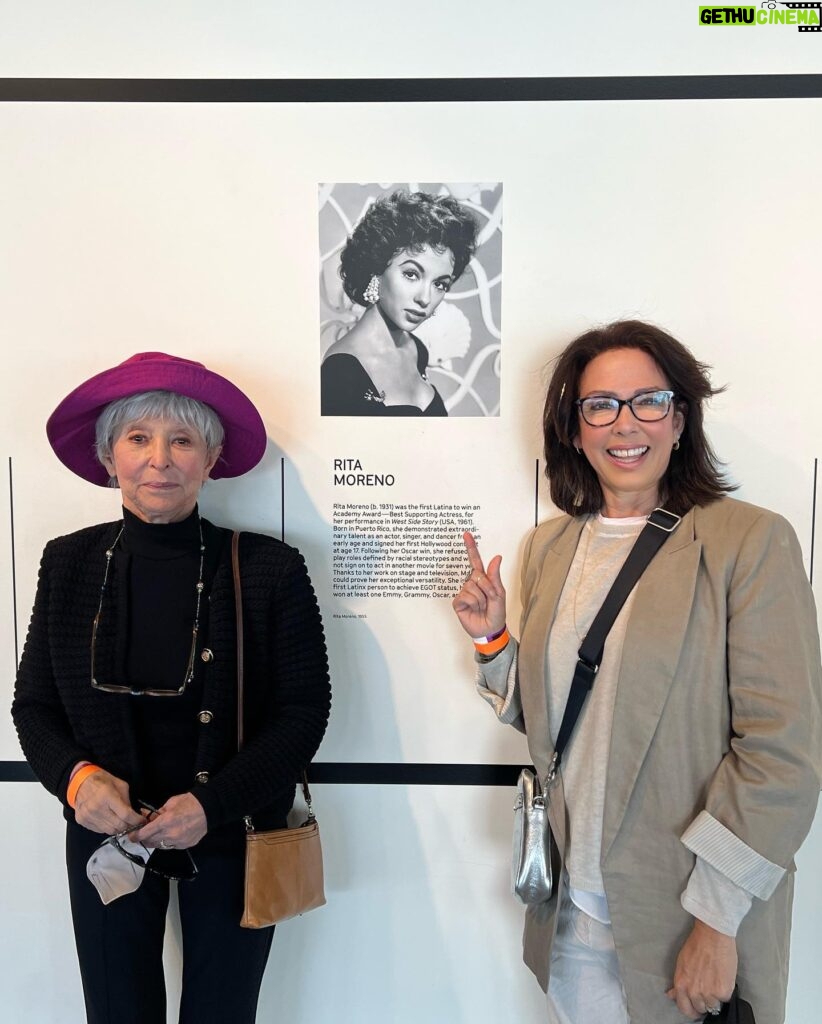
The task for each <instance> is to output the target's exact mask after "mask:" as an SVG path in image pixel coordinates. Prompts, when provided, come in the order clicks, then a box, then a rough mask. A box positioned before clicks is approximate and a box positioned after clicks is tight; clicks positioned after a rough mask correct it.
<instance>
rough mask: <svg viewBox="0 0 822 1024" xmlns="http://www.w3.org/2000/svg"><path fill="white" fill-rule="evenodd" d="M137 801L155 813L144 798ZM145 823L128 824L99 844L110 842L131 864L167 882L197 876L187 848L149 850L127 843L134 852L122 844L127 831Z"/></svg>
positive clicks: (189, 879)
mask: <svg viewBox="0 0 822 1024" xmlns="http://www.w3.org/2000/svg"><path fill="white" fill-rule="evenodd" d="M138 803H139V804H140V806H141V807H144V808H145V809H146V810H147V811H151V813H152V814H156V813H157V808H156V807H152V806H151V804H149V803H146V802H145V800H140V801H138ZM146 824H148V822H146V821H141V822H140V823H139V824H137V825H129V827H128V828H124V829H123V830H122V831H121V832H117V833H115V834H114V835H113V836H108V838H106V839H104V840H103V842H102V843H101V844H100V845H101V846H105V845H106V844H110V845H111V846H113V847H114V849H115V850H117V852H118V853H121V854H122V855H123V856H124V857H125V858H126V860H130V861H131V862H132V864H136V865H137V866H138V867H142V868H145V870H146V871H149V872H151V874H153V875H159V876H160V877H161V878H165V879H167V880H168V881H169V882H191V881H193V880H194V879H195V878H196V877H197V865H196V864H195V863H194V858H193V857H192V856H191V853H190V852H189V851H188V850H177V849H169V850H163V849H161V848H160V847H157V848H155V849H153V850H149V848H148V847H147V846H143V844H142V843H134V842H131V843H130V844H129V845H130V846H132V847H136V848H137V850H136V852H132V851H131V850H128V849H126V847H125V846H124V845H123V844H122V840H123V839H126V838H127V837H128V835H129V833H131V832H136V831H137V830H138V829H141V828H143V826H144V825H146Z"/></svg>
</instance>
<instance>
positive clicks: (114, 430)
mask: <svg viewBox="0 0 822 1024" xmlns="http://www.w3.org/2000/svg"><path fill="white" fill-rule="evenodd" d="M147 418H152V419H154V418H156V419H161V420H179V421H180V423H183V424H184V425H185V426H186V427H188V429H189V430H196V431H197V433H198V434H199V435H200V437H201V438H202V439H203V440H204V441H205V445H206V448H207V449H208V450H209V452H212V451H214V449H215V448H219V447H220V445H221V444H222V443H223V437H224V436H225V431H224V430H223V425H222V423H221V422H220V417H219V416H218V415H217V413H216V412H215V411H214V410H213V409H212V408H211V406H210V405H206V404H205V402H198V401H197V399H196V398H188V397H187V396H186V395H178V394H177V393H176V392H175V391H142V392H140V393H139V394H137V395H126V397H125V398H118V399H117V400H116V401H114V402H110V403H109V404H108V405H107V406H106V407H105V409H103V411H102V412H101V413H100V415H99V416H98V417H97V425H96V427H95V440H94V448H95V451H96V453H97V458H98V459H99V460H100V462H102V461H103V459H110V458H111V449H112V445H113V444H114V442H115V441H116V440H117V438H118V437H119V436H120V433H121V431H122V429H123V427H124V426H125V424H126V423H132V422H134V420H142V419H147Z"/></svg>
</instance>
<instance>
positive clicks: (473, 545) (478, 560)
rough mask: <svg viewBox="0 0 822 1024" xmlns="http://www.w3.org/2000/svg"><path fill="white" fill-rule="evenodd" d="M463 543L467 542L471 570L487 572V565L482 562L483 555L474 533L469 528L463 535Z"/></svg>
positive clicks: (466, 548) (466, 547)
mask: <svg viewBox="0 0 822 1024" xmlns="http://www.w3.org/2000/svg"><path fill="white" fill-rule="evenodd" d="M462 539H463V543H464V544H465V550H466V552H467V554H468V561H469V563H470V565H471V570H472V571H476V572H481V573H484V572H485V566H484V565H483V563H482V557H481V555H480V553H479V548H478V547H477V542H476V541H475V540H474V535H473V533H470V532H469V531H468V530H466V531H465V533H464V534H463V535H462Z"/></svg>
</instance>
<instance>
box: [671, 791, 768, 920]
mask: <svg viewBox="0 0 822 1024" xmlns="http://www.w3.org/2000/svg"><path fill="white" fill-rule="evenodd" d="M682 842H683V843H684V844H685V845H686V846H687V847H688V849H689V850H690V851H691V853H695V854H696V856H697V857H701V858H702V859H703V860H705V861H707V862H708V864H710V865H711V867H713V868H716V870H717V871H719V872H720V873H721V874H723V875H724V876H725V877H726V878H728V879H730V880H731V881H732V882H734V883H735V884H736V885H738V886H740V888H742V889H745V890H746V892H749V893H750V894H751V895H752V896H756V897H758V898H759V899H760V900H767V899H769V898H770V896H771V895H772V894H773V891H774V889H775V888H776V887H777V885H779V883H780V881H781V880H782V876H783V875H784V874H785V868H782V867H780V866H779V865H778V864H774V863H772V862H771V861H769V860H767V858H765V857H763V856H762V855H761V854H760V853H757V852H756V850H754V849H753V848H752V847H750V846H748V844H747V843H744V842H743V841H742V840H741V839H740V838H739V836H736V835H734V833H733V832H731V830H730V829H728V828H726V827H725V826H724V825H723V824H722V822H721V821H717V819H716V818H715V817H714V816H713V815H712V814H709V813H708V812H707V811H700V813H699V814H698V815H697V816H696V817H695V818H694V820H693V821H692V822H691V824H690V825H689V826H688V827H687V828H686V829H685V831H684V832H683V834H682Z"/></svg>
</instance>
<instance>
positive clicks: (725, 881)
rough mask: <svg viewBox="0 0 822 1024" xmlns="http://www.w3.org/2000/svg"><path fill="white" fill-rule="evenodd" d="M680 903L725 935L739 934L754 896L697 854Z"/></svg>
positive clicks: (689, 911) (690, 912)
mask: <svg viewBox="0 0 822 1024" xmlns="http://www.w3.org/2000/svg"><path fill="white" fill-rule="evenodd" d="M680 902H681V903H682V906H683V907H684V909H685V910H687V911H688V913H689V914H691V915H693V917H698V918H699V920H700V921H704V922H705V924H707V925H710V926H711V928H715V929H716V930H717V931H718V932H722V934H723V935H731V936H735V935H736V933H737V932H738V931H739V926H740V925H741V924H742V921H743V919H744V917H745V915H746V914H747V913H748V911H749V910H750V909H751V903H752V902H753V896H752V895H751V894H750V893H749V892H748V891H747V890H745V889H743V888H742V887H741V886H739V885H737V884H736V883H735V882H732V881H731V880H730V878H728V876H727V875H723V874H722V872H721V871H717V869H716V868H714V867H711V865H710V864H709V863H708V862H707V861H706V860H703V859H702V858H701V857H697V858H696V864H695V865H694V869H693V871H692V872H691V877H690V878H689V879H688V885H687V886H686V888H685V891H684V892H683V893H682V897H681V900H680Z"/></svg>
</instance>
